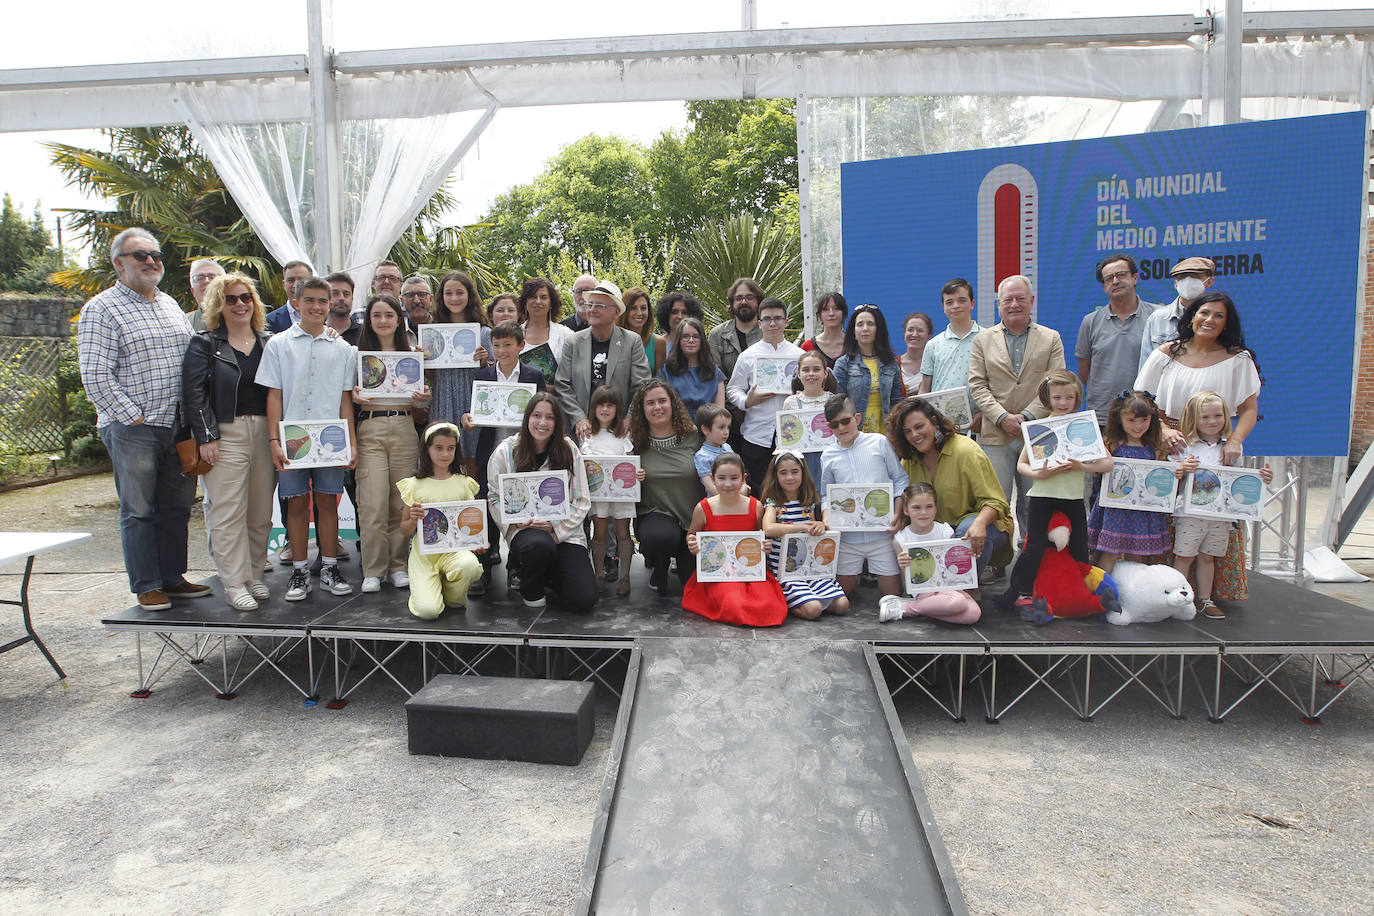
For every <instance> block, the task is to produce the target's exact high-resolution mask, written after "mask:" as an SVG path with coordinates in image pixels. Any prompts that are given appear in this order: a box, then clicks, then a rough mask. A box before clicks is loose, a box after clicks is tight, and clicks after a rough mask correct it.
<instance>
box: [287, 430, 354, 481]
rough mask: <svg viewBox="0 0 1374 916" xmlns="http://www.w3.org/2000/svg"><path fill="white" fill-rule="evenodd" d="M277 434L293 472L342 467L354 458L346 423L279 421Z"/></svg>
mask: <svg viewBox="0 0 1374 916" xmlns="http://www.w3.org/2000/svg"><path fill="white" fill-rule="evenodd" d="M277 435H278V436H279V437H281V447H282V450H283V451H284V452H286V466H287V468H289V469H290V470H293V471H294V470H298V469H300V468H335V467H341V466H342V465H345V464H348V462H349V459H351V458H352V456H353V449H352V448H351V442H350V441H349V438H348V421H347V420H282V421H281V422H280V423H278V424H277Z"/></svg>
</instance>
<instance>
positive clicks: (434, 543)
mask: <svg viewBox="0 0 1374 916" xmlns="http://www.w3.org/2000/svg"><path fill="white" fill-rule="evenodd" d="M423 505H424V508H425V515H424V518H422V519H420V527H419V529H418V531H417V532H416V537H417V538H418V539H419V540H418V541H417V543H418V544H419V551H420V553H422V554H430V553H452V552H453V551H455V550H468V549H470V548H473V547H486V546H487V501H486V500H485V499H474V500H467V501H464V502H452V503H424V504H423Z"/></svg>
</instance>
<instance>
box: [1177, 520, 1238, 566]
mask: <svg viewBox="0 0 1374 916" xmlns="http://www.w3.org/2000/svg"><path fill="white" fill-rule="evenodd" d="M1230 539H1231V523H1230V522H1228V521H1223V520H1221V519H1212V518H1189V517H1188V516H1186V515H1181V516H1179V517H1178V518H1176V519H1174V556H1176V557H1195V556H1197V555H1198V554H1199V553H1203V554H1206V555H1207V556H1209V557H1224V556H1226V545H1227V543H1228V542H1229V541H1230Z"/></svg>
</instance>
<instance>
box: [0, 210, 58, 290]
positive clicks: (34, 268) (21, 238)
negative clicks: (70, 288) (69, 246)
mask: <svg viewBox="0 0 1374 916" xmlns="http://www.w3.org/2000/svg"><path fill="white" fill-rule="evenodd" d="M64 266H65V265H64V263H63V257H62V252H60V251H58V250H57V249H56V248H53V247H52V246H51V238H50V236H49V235H48V230H47V228H46V227H44V225H43V217H42V214H41V208H40V207H39V206H38V205H36V204H35V205H34V209H33V216H32V217H30V218H28V219H25V218H24V215H23V214H22V213H20V212H19V209H18V208H17V207H15V205H14V201H13V200H11V199H10V196H9V195H8V194H6V195H5V196H4V202H3V204H2V205H0V289H3V290H7V291H9V292H22V293H43V292H52V293H55V292H59V291H60V290H59V288H58V287H57V286H55V285H54V284H53V283H51V282H50V281H49V279H48V278H49V276H50V275H51V274H53V273H54V272H55V271H58V270H61V269H62V268H63V267H64Z"/></svg>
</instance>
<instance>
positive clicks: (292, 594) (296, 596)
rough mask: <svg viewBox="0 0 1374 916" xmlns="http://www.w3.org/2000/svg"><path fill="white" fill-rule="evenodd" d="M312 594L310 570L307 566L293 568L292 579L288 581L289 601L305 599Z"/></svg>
mask: <svg viewBox="0 0 1374 916" xmlns="http://www.w3.org/2000/svg"><path fill="white" fill-rule="evenodd" d="M309 594H310V570H308V569H306V568H305V567H303V566H302V567H301V568H300V569H293V570H291V579H290V581H288V582H287V583H286V594H285V595H283V596H282V597H284V598H285V599H286V600H287V601H304V600H305V598H306V596H307V595H309Z"/></svg>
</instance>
